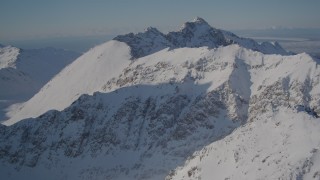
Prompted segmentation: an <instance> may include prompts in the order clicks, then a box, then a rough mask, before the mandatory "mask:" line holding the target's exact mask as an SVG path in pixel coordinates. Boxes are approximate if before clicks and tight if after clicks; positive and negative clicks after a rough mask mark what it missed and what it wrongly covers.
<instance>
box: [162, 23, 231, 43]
mask: <svg viewBox="0 0 320 180" xmlns="http://www.w3.org/2000/svg"><path fill="white" fill-rule="evenodd" d="M167 39H168V40H169V41H171V42H172V43H173V44H174V45H175V46H176V47H201V46H208V47H210V48H215V47H218V46H225V45H229V44H231V43H230V42H228V41H227V39H226V38H225V37H224V35H223V33H222V32H221V31H220V30H218V29H215V28H212V27H211V26H210V25H209V24H208V23H207V22H206V21H205V20H203V19H202V18H196V19H195V20H193V21H191V22H186V23H184V25H183V26H182V27H181V29H180V30H179V31H178V32H169V33H168V34H167Z"/></svg>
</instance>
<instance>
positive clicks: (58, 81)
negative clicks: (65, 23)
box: [5, 18, 288, 125]
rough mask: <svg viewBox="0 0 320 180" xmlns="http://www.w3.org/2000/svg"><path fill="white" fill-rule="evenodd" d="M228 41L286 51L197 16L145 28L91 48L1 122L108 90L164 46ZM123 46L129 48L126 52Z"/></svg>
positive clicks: (210, 45)
mask: <svg viewBox="0 0 320 180" xmlns="http://www.w3.org/2000/svg"><path fill="white" fill-rule="evenodd" d="M118 41H120V42H124V43H125V44H124V43H123V44H122V45H120V44H119V43H116V42H118ZM229 44H239V45H240V46H242V47H246V48H249V49H253V50H257V51H261V52H263V53H268V54H269V53H270V54H288V53H287V52H286V51H285V50H283V49H282V48H281V47H280V46H279V45H277V44H275V45H272V44H271V43H264V44H258V43H257V42H255V41H253V40H251V39H246V38H240V37H238V36H236V35H234V34H232V33H230V32H226V31H222V30H219V29H215V28H212V27H211V26H210V25H209V24H208V23H207V22H206V21H205V20H203V19H201V18H196V19H195V20H194V21H191V22H186V23H185V24H184V25H183V26H182V27H181V29H180V30H179V31H177V32H170V33H168V34H166V35H165V34H163V33H161V32H159V31H158V30H157V29H155V28H147V29H146V31H145V32H143V33H138V34H133V33H130V34H127V35H120V36H117V37H115V38H114V41H110V42H109V43H106V44H105V45H101V46H98V47H95V48H93V49H92V50H91V51H89V52H88V53H86V54H85V55H83V56H82V57H81V58H79V59H78V60H77V61H76V62H74V63H73V64H71V65H70V67H68V68H67V69H65V70H64V71H63V72H62V73H60V74H59V75H58V76H57V77H55V78H54V79H53V80H52V81H51V82H49V83H48V84H47V85H46V86H45V87H44V88H43V89H42V90H41V92H39V93H38V94H37V95H36V96H35V97H33V98H32V99H31V100H30V101H29V102H28V103H26V104H24V105H23V106H22V107H21V110H19V111H12V112H10V113H8V115H9V116H10V119H9V121H7V122H5V124H6V125H10V124H13V123H15V122H17V121H19V120H21V119H24V118H29V117H37V116H39V115H41V114H43V113H45V112H46V111H48V110H52V109H55V110H63V109H64V108H66V107H68V106H69V105H70V104H71V103H72V102H73V101H74V100H76V99H77V98H78V97H79V96H80V95H82V94H92V93H93V92H96V91H99V92H109V91H110V90H111V89H108V90H106V89H102V88H101V87H102V86H104V85H105V83H106V82H107V81H109V80H110V79H111V78H113V77H115V76H117V75H119V73H120V72H121V71H122V69H123V68H125V67H126V66H127V65H128V64H130V63H131V62H132V61H134V59H137V58H142V57H145V56H147V55H150V54H153V53H155V52H158V51H160V50H164V49H167V48H168V49H169V50H170V51H171V50H174V49H178V48H183V47H204V46H205V47H208V48H209V49H212V48H216V47H219V46H226V45H229ZM266 44H268V45H266ZM118 46H120V47H118ZM126 46H129V47H126ZM127 49H130V50H129V52H127V51H128V50H127ZM157 58H158V57H157ZM186 58H187V57H186ZM159 59H162V57H159ZM156 61H158V59H156ZM156 83H158V82H156ZM62 87H64V88H62ZM117 87H118V86H115V87H114V88H113V89H115V88H117Z"/></svg>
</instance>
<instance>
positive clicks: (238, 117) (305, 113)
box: [0, 19, 320, 180]
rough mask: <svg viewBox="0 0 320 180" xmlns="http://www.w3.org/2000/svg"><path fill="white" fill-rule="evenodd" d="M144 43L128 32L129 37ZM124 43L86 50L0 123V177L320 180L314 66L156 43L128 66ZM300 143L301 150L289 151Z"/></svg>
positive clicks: (229, 49)
mask: <svg viewBox="0 0 320 180" xmlns="http://www.w3.org/2000/svg"><path fill="white" fill-rule="evenodd" d="M199 21H200V23H203V22H201V19H199ZM147 31H148V34H149V36H150V37H147V38H146V39H140V40H141V42H148V43H151V44H152V42H153V38H152V37H156V39H157V40H159V39H160V40H159V41H155V42H162V41H161V39H162V40H165V38H161V36H158V35H159V34H158V31H157V30H156V29H152V28H149V29H147ZM144 35H145V34H144V33H142V34H140V35H139V33H138V34H137V35H134V34H132V37H133V38H131V40H132V39H135V38H136V37H134V36H137V37H139V36H141V37H144ZM229 35H230V36H232V34H229ZM234 39H236V40H237V38H234ZM189 40H190V39H189V37H186V42H187V41H189ZM238 40H239V39H238ZM240 40H241V39H240ZM132 42H135V41H133V40H132ZM165 42H167V41H163V43H165ZM129 44H130V43H129ZM129 44H126V43H124V42H120V41H116V40H111V41H109V42H107V43H104V44H101V45H99V46H96V47H95V48H93V49H91V50H90V51H88V52H87V53H85V54H84V55H83V56H81V57H79V58H78V59H77V60H76V61H75V62H73V63H72V64H70V65H69V66H68V67H66V68H65V69H64V70H63V71H61V73H59V74H58V75H57V76H56V77H55V78H54V79H52V80H51V81H50V82H49V83H48V84H47V85H45V86H44V87H43V88H42V90H41V92H39V93H38V94H37V95H36V96H34V97H33V98H32V99H31V100H30V101H28V102H27V103H26V104H25V107H23V108H22V109H21V111H20V112H18V113H17V114H15V117H14V116H13V117H14V118H13V119H11V120H12V121H11V122H8V124H7V125H9V126H0V134H1V136H0V162H1V163H0V172H1V174H4V175H5V177H8V178H11V179H21V178H22V177H23V178H38V179H43V178H49V179H50V178H51V179H57V178H58V179H63V178H65V179H121V180H122V179H199V178H203V179H211V178H212V177H217V178H220V177H221V178H229V179H237V178H240V179H255V178H262V179H263V178H264V179H267V178H268V176H266V175H268V174H266V173H265V172H270V174H269V175H270V176H269V177H272V178H274V179H278V178H283V179H290V178H296V179H298V178H305V179H308V177H312V176H314V177H318V175H317V172H318V170H317V168H318V164H320V158H318V153H317V148H318V146H319V145H320V140H319V138H318V137H320V131H318V129H320V122H319V118H318V117H319V114H320V100H319V99H320V66H319V62H318V61H317V60H315V59H313V58H312V57H311V56H309V55H307V54H297V55H280V54H266V53H263V52H259V51H256V50H255V49H251V48H246V47H243V46H241V45H240V44H237V43H233V44H230V45H227V46H218V47H216V48H208V47H206V46H202V47H180V48H169V47H166V48H164V49H161V48H159V47H161V46H158V45H159V44H160V45H161V43H156V45H154V46H152V47H155V49H156V50H155V49H152V48H150V49H145V48H143V49H142V50H143V51H139V52H143V53H145V52H152V51H153V50H154V51H155V52H153V53H152V54H149V55H146V56H143V57H140V58H133V57H132V48H133V46H130V45H129ZM137 44H139V46H137V47H141V46H140V43H139V42H138V43H137ZM146 47H149V46H146ZM157 48H158V49H157ZM138 54H139V53H138ZM133 59H134V60H133ZM53 109H57V110H53ZM19 113H20V114H19ZM30 117H33V118H30ZM19 120H21V121H19ZM271 128H272V129H271ZM268 132H272V133H271V134H270V133H269V134H268ZM273 134H274V136H272V135H273ZM268 136H270V138H267V137H268ZM265 139H267V140H265ZM295 139H297V140H295ZM263 142H267V143H263ZM301 143H303V145H304V146H303V148H295V147H297V146H298V145H299V144H301ZM290 144H291V145H290ZM219 145H221V147H225V148H223V149H218V147H220V146H219ZM207 149H210V150H207ZM211 152H214V153H211ZM279 154H280V155H279ZM292 154H294V155H295V156H293V155H292ZM216 155H219V157H216ZM256 156H257V157H256ZM288 163H290V165H287V164H288ZM242 165H243V166H242ZM279 165H281V167H280V166H279ZM210 167H216V168H215V169H214V170H210ZM226 169H228V170H230V171H228V172H226V173H224V172H225V170H226ZM264 170H266V171H264ZM213 171H214V172H219V173H217V176H214V174H212V173H211V172H213ZM35 176H36V177H35ZM304 176H305V177H304Z"/></svg>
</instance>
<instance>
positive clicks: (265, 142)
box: [166, 108, 320, 180]
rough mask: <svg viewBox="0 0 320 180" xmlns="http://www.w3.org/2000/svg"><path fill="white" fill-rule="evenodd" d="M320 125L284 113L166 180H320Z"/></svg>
mask: <svg viewBox="0 0 320 180" xmlns="http://www.w3.org/2000/svg"><path fill="white" fill-rule="evenodd" d="M319 137H320V119H319V118H314V117H312V116H310V115H308V114H307V113H305V112H297V110H295V109H291V108H289V109H288V108H282V109H280V110H279V111H276V112H274V113H271V112H269V113H265V114H262V115H259V116H257V117H256V118H255V120H254V121H253V122H251V123H248V124H246V125H245V126H243V127H240V128H238V129H237V130H236V131H235V132H233V133H232V134H231V135H229V136H227V137H226V138H224V139H222V140H220V141H216V142H213V143H212V144H210V145H208V146H205V147H204V148H202V150H200V151H197V152H196V153H194V154H193V155H192V156H191V157H192V158H191V159H189V160H188V161H187V162H186V164H185V165H183V166H182V167H179V168H177V169H176V170H175V171H172V172H171V173H170V175H169V176H167V178H166V179H175V180H178V179H179V180H180V179H181V180H182V179H183V180H187V179H204V180H205V179H230V180H232V179H239V180H241V179H320V153H319V148H320V140H319Z"/></svg>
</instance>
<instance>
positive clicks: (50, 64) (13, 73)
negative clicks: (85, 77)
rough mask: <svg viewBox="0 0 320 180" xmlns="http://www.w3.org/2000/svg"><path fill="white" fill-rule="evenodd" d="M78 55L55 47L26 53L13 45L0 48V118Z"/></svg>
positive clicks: (36, 90) (2, 118)
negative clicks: (10, 107) (11, 106)
mask: <svg viewBox="0 0 320 180" xmlns="http://www.w3.org/2000/svg"><path fill="white" fill-rule="evenodd" d="M78 56H79V54H78V53H75V52H71V51H65V50H60V49H54V48H43V49H32V50H31V49H30V50H23V49H19V48H16V47H12V46H1V47H0V84H1V86H0V109H1V112H0V119H1V120H4V119H5V113H6V111H7V110H6V108H8V107H9V106H10V105H12V104H14V103H18V102H23V101H26V100H28V99H29V98H31V97H32V96H33V95H34V94H36V93H37V92H38V91H39V90H40V88H41V87H42V86H43V85H44V84H46V83H47V82H48V81H49V80H50V79H51V78H53V77H54V76H55V75H56V74H57V73H58V72H59V71H60V70H61V69H63V68H64V67H65V66H66V65H68V64H69V63H71V62H72V61H73V60H74V59H75V58H76V57H78Z"/></svg>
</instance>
